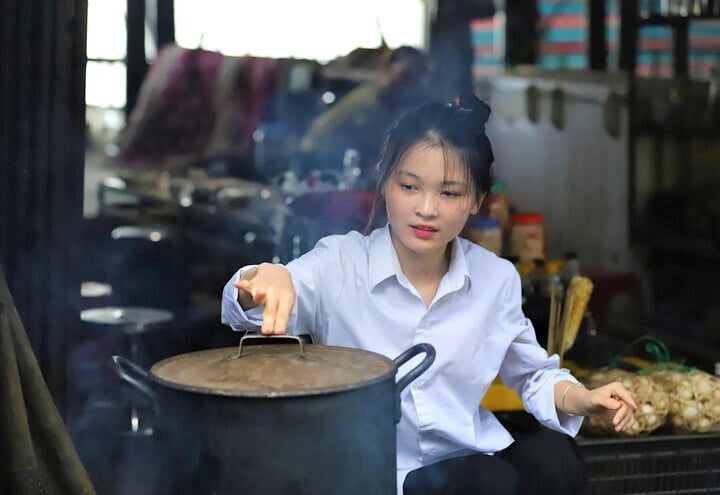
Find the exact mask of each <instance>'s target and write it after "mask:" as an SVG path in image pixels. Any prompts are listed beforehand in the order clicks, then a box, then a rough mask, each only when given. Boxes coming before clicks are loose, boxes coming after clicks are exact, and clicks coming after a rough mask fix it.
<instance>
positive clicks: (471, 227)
mask: <svg viewBox="0 0 720 495" xmlns="http://www.w3.org/2000/svg"><path fill="white" fill-rule="evenodd" d="M465 238H466V239H467V240H469V241H472V242H474V243H475V244H478V245H480V246H482V247H484V248H485V249H487V250H488V251H491V252H493V253H495V254H496V255H498V256H500V255H501V254H502V231H501V230H500V221H499V220H498V219H497V218H487V217H470V218H468V221H467V224H466V227H465Z"/></svg>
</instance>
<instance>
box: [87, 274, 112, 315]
mask: <svg viewBox="0 0 720 495" xmlns="http://www.w3.org/2000/svg"><path fill="white" fill-rule="evenodd" d="M112 295H113V289H112V285H110V284H106V283H103V282H97V281H94V280H84V281H83V282H82V283H81V284H80V298H81V300H82V303H81V308H82V309H90V308H100V307H104V306H109V305H110V304H111V301H112Z"/></svg>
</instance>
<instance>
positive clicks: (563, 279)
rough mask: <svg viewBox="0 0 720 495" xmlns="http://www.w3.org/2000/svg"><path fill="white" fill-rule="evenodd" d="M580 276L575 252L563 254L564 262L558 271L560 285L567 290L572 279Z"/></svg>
mask: <svg viewBox="0 0 720 495" xmlns="http://www.w3.org/2000/svg"><path fill="white" fill-rule="evenodd" d="M579 275H580V262H579V261H578V254H577V253H576V252H575V251H568V252H567V253H565V260H564V261H563V266H562V268H561V270H560V283H561V284H562V285H563V287H565V288H567V287H568V286H569V285H570V281H571V280H572V278H573V277H575V276H579Z"/></svg>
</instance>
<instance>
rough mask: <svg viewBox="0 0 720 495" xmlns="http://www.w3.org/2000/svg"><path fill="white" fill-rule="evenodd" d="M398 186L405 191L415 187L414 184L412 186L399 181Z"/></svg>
mask: <svg viewBox="0 0 720 495" xmlns="http://www.w3.org/2000/svg"><path fill="white" fill-rule="evenodd" d="M400 187H401V188H402V189H405V190H406V191H412V190H413V189H415V186H413V185H412V184H402V183H401V184H400Z"/></svg>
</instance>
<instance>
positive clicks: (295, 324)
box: [222, 95, 637, 495]
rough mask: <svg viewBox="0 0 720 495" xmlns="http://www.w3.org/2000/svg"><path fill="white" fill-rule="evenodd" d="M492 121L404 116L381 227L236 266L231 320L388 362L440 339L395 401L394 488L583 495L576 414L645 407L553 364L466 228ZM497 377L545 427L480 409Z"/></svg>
mask: <svg viewBox="0 0 720 495" xmlns="http://www.w3.org/2000/svg"><path fill="white" fill-rule="evenodd" d="M489 115H490V109H489V107H488V106H487V105H485V104H484V103H482V102H481V101H479V100H478V99H477V98H476V97H475V96H472V95H470V96H466V97H463V98H458V99H457V100H456V101H455V102H453V103H451V104H447V105H445V104H440V103H431V104H427V105H423V106H421V107H419V108H417V109H416V110H414V111H411V112H409V113H407V114H405V115H404V116H403V117H401V118H400V119H399V120H398V121H397V122H396V123H395V124H394V125H393V126H391V128H390V129H389V130H388V133H387V139H386V142H385V146H384V149H383V152H382V154H381V159H380V163H379V165H378V167H379V168H378V187H377V193H378V195H377V197H378V200H379V202H378V203H376V208H375V209H374V210H373V219H374V218H375V217H376V216H377V215H378V214H379V211H378V210H379V209H381V207H383V206H384V209H385V213H386V218H387V222H386V223H385V225H383V226H381V227H379V228H376V229H375V230H372V231H371V232H370V233H369V234H368V235H361V234H360V233H358V232H350V233H348V234H346V235H336V236H328V237H326V238H324V239H322V240H320V242H318V244H317V246H316V247H315V248H314V249H313V250H312V251H310V252H308V253H306V254H305V255H303V256H301V257H300V258H298V259H296V260H293V261H291V262H290V263H288V264H287V266H281V265H273V264H269V263H262V264H260V265H258V266H250V267H245V268H242V269H240V270H239V271H238V273H236V274H235V275H234V276H233V277H232V278H231V280H230V281H229V282H228V284H227V285H226V287H225V289H224V293H223V306H222V318H223V322H224V323H226V324H228V325H230V326H231V327H232V328H233V329H235V330H242V329H248V328H250V327H254V326H256V325H261V328H262V332H263V333H265V334H273V333H274V334H282V333H285V332H291V333H293V334H310V335H311V336H312V338H313V341H314V342H315V343H317V344H329V345H340V346H349V347H357V348H362V349H367V350H370V351H375V352H378V353H380V354H384V355H386V356H389V357H394V356H397V355H399V354H400V353H401V352H402V351H403V350H405V349H407V348H409V347H410V346H412V345H414V344H416V343H420V342H428V343H430V344H432V345H433V346H434V347H435V349H436V353H437V355H436V359H435V362H434V364H433V365H432V366H431V367H430V369H428V370H427V371H426V372H425V373H424V374H423V375H422V376H421V377H420V378H419V379H417V380H415V382H413V384H412V385H411V386H410V387H408V388H407V389H405V390H404V391H403V393H402V397H401V399H402V419H401V420H400V423H399V424H398V427H397V447H398V458H397V468H398V493H405V494H408V495H409V494H459V493H478V494H479V493H482V494H493V495H496V494H523V495H526V494H531V493H551V494H554V495H559V494H568V495H571V494H572V495H577V494H579V493H582V491H583V483H584V481H585V480H584V476H583V469H582V463H581V462H580V460H579V458H578V456H577V454H576V450H575V448H574V447H575V446H574V443H573V441H572V439H571V437H572V436H574V435H575V434H576V433H577V432H578V430H579V428H580V425H581V422H582V417H583V416H586V415H599V416H601V417H604V418H605V419H606V420H607V421H609V422H612V424H613V425H614V426H615V429H616V430H617V431H626V430H628V429H629V428H630V427H631V426H632V424H633V421H634V416H633V410H634V409H635V408H636V407H637V406H636V405H635V403H634V402H633V399H632V397H631V396H630V394H629V393H628V391H627V390H626V389H625V388H624V387H623V386H622V384H620V383H610V384H607V385H605V386H603V387H600V388H597V389H594V390H586V389H585V388H583V387H582V386H581V385H580V384H579V383H578V381H577V380H576V379H575V378H574V377H572V376H571V374H570V373H569V372H568V371H567V370H565V369H561V368H559V359H558V356H557V355H553V356H551V357H548V355H547V351H546V350H545V349H543V348H542V347H540V345H539V344H538V343H537V339H536V337H535V332H534V329H533V327H532V325H531V323H530V322H529V320H528V319H527V318H526V317H525V316H524V315H523V313H522V308H521V287H520V278H519V275H518V274H517V272H516V270H515V268H514V267H513V265H512V264H511V263H509V262H508V261H506V260H503V259H502V258H498V257H497V256H495V255H494V254H493V253H491V252H489V251H487V250H485V249H483V248H482V247H480V246H478V245H475V244H473V243H471V242H468V241H466V240H465V239H462V238H459V237H458V234H459V233H460V231H461V230H462V229H463V226H464V225H465V222H466V220H467V218H468V216H469V215H471V214H474V213H476V212H477V211H478V209H479V208H480V206H481V204H482V202H483V200H484V199H485V197H486V195H487V192H488V191H489V190H490V186H491V182H492V175H491V166H492V163H493V161H494V158H493V154H492V149H491V146H490V142H489V140H488V138H487V136H486V135H485V122H486V121H487V119H488V117H489ZM373 219H371V222H372V220H373ZM498 374H499V375H500V377H501V378H502V380H503V383H504V384H505V385H507V386H509V387H511V388H512V389H514V390H515V391H517V393H518V394H519V395H520V397H521V398H522V399H523V403H524V405H525V408H526V410H527V411H528V412H530V413H532V414H533V415H534V416H535V417H536V418H537V419H538V421H539V422H540V424H541V425H543V426H544V427H543V428H541V429H540V430H539V431H538V432H536V433H533V434H529V435H524V436H523V437H521V438H518V439H513V437H512V436H511V435H510V434H509V432H508V431H507V430H506V429H505V428H504V427H503V426H502V425H501V423H500V422H499V421H498V420H497V419H496V417H495V416H494V415H493V414H492V413H491V412H490V411H488V410H486V409H484V408H481V407H479V404H480V401H481V400H482V398H483V396H484V395H485V393H486V392H487V390H488V387H489V386H490V384H491V383H492V382H493V380H494V379H495V377H496V376H497V375H498Z"/></svg>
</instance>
